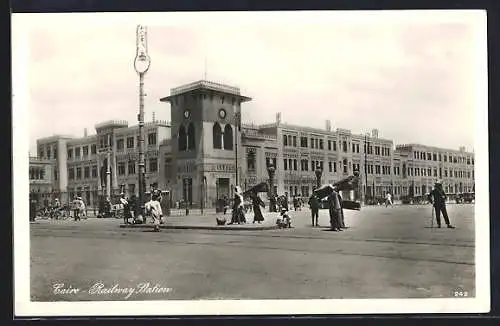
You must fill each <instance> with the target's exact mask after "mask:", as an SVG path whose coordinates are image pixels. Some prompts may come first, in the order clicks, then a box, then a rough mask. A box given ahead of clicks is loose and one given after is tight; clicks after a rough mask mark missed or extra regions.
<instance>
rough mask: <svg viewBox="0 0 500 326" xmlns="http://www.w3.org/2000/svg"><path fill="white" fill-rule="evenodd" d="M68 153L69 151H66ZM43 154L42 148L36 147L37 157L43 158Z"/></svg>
mask: <svg viewBox="0 0 500 326" xmlns="http://www.w3.org/2000/svg"><path fill="white" fill-rule="evenodd" d="M68 153H69V151H68ZM43 154H44V152H43V149H42V148H41V147H40V148H39V149H38V157H39V158H43ZM68 158H70V157H69V155H68Z"/></svg>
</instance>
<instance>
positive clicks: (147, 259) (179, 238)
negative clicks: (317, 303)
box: [31, 205, 475, 301]
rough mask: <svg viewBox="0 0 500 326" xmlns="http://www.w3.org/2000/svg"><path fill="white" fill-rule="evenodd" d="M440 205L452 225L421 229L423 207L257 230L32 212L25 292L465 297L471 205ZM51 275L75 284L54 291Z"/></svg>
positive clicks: (301, 217)
mask: <svg viewBox="0 0 500 326" xmlns="http://www.w3.org/2000/svg"><path fill="white" fill-rule="evenodd" d="M448 211H449V215H450V217H451V219H452V223H453V224H454V225H456V226H457V229H455V230H450V229H446V228H442V229H437V228H434V229H433V228H431V227H430V226H431V220H430V217H431V207H430V206H429V205H426V206H395V207H392V208H391V207H389V208H385V207H366V208H363V209H362V211H360V212H357V211H346V212H345V215H346V224H347V225H348V226H349V229H347V230H346V231H344V232H340V233H339V232H331V231H327V230H326V228H322V227H315V228H313V227H311V225H310V224H311V220H310V216H309V212H308V211H302V212H293V218H294V224H295V228H294V229H290V230H266V231H242V230H234V231H231V230H227V231H226V230H223V231H221V230H162V231H161V232H158V233H153V232H150V231H149V230H144V229H123V228H119V224H120V223H121V222H122V221H121V220H117V219H109V220H107V219H93V218H89V219H88V220H82V221H80V222H73V221H69V220H67V221H40V222H36V223H33V224H32V225H31V298H32V300H34V301H53V300H67V301H80V300H123V299H124V298H126V297H127V293H128V292H127V293H126V292H125V289H126V288H133V289H135V290H134V292H133V293H132V294H130V295H129V296H128V297H127V299H129V300H141V299H149V300H167V299H189V300H193V299H312V298H350V299H351V298H352V299H355V298H428V297H450V296H451V293H452V291H453V290H455V289H457V288H461V289H463V290H465V291H467V292H468V294H469V296H474V293H475V287H474V277H475V276H474V275H475V268H474V223H473V218H474V217H473V214H474V206H473V205H448ZM200 218H203V217H200ZM207 218H210V219H213V216H212V217H207ZM250 220H251V218H250ZM443 224H444V223H443ZM320 225H323V226H327V225H328V211H327V210H322V211H321V212H320ZM96 283H102V285H103V286H104V287H105V288H107V290H105V289H104V288H101V289H100V290H96V288H99V284H98V285H97V286H96V287H93V288H92V286H93V285H95V284H96ZM141 283H149V285H147V284H145V285H142V286H141V285H140V284H141ZM56 284H64V287H65V288H69V287H72V288H78V289H79V291H78V292H77V293H70V294H68V293H66V294H65V293H61V292H64V291H59V293H57V294H56V293H54V285H56ZM90 288H92V290H91V291H90V292H91V293H89V289H90ZM139 289H141V290H139ZM60 290H61V289H60ZM74 292H76V290H74ZM118 292H120V293H118ZM129 292H130V291H129Z"/></svg>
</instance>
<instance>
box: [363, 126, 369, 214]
mask: <svg viewBox="0 0 500 326" xmlns="http://www.w3.org/2000/svg"><path fill="white" fill-rule="evenodd" d="M369 146H370V143H369V142H368V134H365V191H364V197H365V199H364V204H365V205H366V202H367V201H368V156H367V155H368V147H369Z"/></svg>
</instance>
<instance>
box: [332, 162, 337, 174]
mask: <svg viewBox="0 0 500 326" xmlns="http://www.w3.org/2000/svg"><path fill="white" fill-rule="evenodd" d="M333 172H334V173H337V162H333Z"/></svg>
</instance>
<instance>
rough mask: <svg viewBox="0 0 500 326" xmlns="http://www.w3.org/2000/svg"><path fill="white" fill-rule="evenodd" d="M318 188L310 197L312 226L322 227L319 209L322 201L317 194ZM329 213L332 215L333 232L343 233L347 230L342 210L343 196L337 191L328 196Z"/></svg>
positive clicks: (331, 225)
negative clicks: (319, 220)
mask: <svg viewBox="0 0 500 326" xmlns="http://www.w3.org/2000/svg"><path fill="white" fill-rule="evenodd" d="M315 190H316V188H313V194H312V195H311V197H309V202H308V204H309V208H310V209H311V222H312V226H320V225H319V223H318V219H319V209H320V206H321V199H322V198H319V197H318V195H317V194H316V192H315ZM326 198H327V203H328V212H329V215H330V227H331V230H332V231H336V232H339V231H343V230H344V229H346V228H347V227H346V225H345V220H344V211H343V209H342V196H341V195H340V193H339V192H338V191H337V190H333V191H332V192H331V193H330V195H328V197H326Z"/></svg>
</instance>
